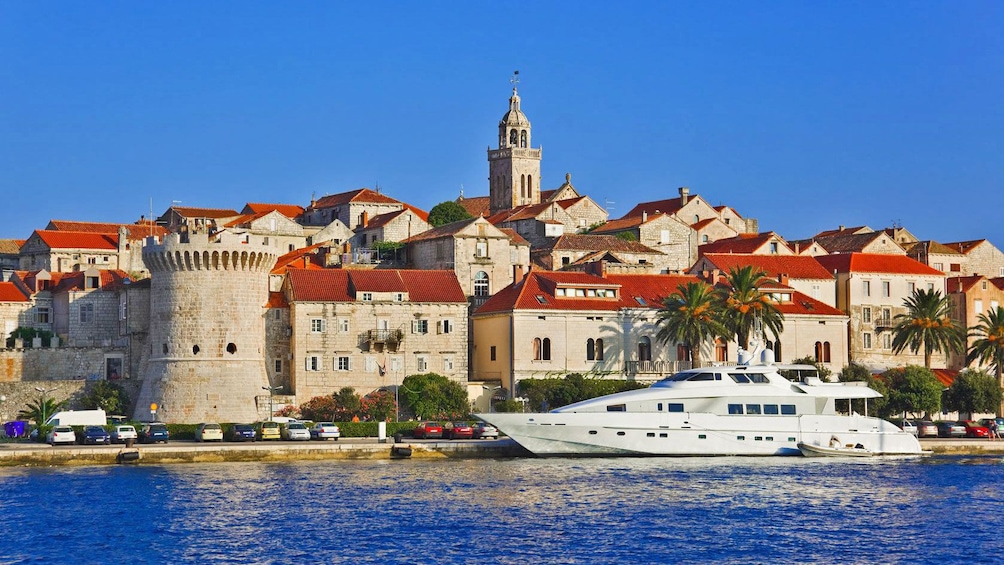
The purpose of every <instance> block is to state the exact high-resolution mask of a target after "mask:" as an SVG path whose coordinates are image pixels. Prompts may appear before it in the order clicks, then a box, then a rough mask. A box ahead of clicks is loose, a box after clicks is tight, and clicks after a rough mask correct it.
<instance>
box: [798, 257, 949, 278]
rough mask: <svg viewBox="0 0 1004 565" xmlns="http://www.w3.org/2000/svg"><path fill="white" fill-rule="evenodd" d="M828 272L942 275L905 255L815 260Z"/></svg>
mask: <svg viewBox="0 0 1004 565" xmlns="http://www.w3.org/2000/svg"><path fill="white" fill-rule="evenodd" d="M815 259H816V260H817V261H819V264H820V265H822V266H823V267H825V268H826V269H827V270H829V271H833V270H836V271H837V272H840V273H848V272H850V273H889V274H902V275H944V273H942V272H941V271H939V270H937V269H933V268H931V267H928V266H927V265H925V264H923V263H920V262H918V261H916V260H914V259H912V258H910V257H907V256H906V255H887V254H880V253H840V254H835V255H820V256H818V257H816V258H815Z"/></svg>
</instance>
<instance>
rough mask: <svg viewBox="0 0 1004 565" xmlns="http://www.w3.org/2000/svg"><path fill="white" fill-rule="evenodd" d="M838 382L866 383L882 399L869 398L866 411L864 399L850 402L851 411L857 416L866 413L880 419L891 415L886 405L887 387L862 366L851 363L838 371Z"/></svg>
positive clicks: (887, 398)
mask: <svg viewBox="0 0 1004 565" xmlns="http://www.w3.org/2000/svg"><path fill="white" fill-rule="evenodd" d="M840 380H841V381H844V382H863V383H867V385H868V387H869V388H872V389H875V390H876V391H878V393H879V394H881V395H882V398H870V399H868V402H867V410H866V406H865V404H866V403H865V401H864V399H856V400H852V401H851V409H852V410H854V411H855V412H857V413H858V414H864V413H865V412H867V413H868V414H869V415H871V414H878V415H880V416H882V417H888V416H891V415H892V414H891V413H890V412H889V411H888V409H887V405H888V403H889V387H888V386H886V382H885V381H884V380H882V379H880V378H878V377H876V376H875V375H874V374H872V372H871V371H870V370H869V369H868V367H865V366H864V365H859V364H857V363H851V364H850V365H847V366H846V367H844V368H843V370H841V371H840Z"/></svg>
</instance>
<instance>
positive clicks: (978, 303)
mask: <svg viewBox="0 0 1004 565" xmlns="http://www.w3.org/2000/svg"><path fill="white" fill-rule="evenodd" d="M973 312H974V313H976V314H982V313H983V301H982V300H979V299H977V300H973Z"/></svg>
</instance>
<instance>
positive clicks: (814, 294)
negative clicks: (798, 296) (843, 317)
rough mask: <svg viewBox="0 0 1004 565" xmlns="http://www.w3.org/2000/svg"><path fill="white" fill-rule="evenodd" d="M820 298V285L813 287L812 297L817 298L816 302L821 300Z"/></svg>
mask: <svg viewBox="0 0 1004 565" xmlns="http://www.w3.org/2000/svg"><path fill="white" fill-rule="evenodd" d="M819 296H820V292H819V285H818V284H814V285H812V297H813V298H815V299H816V300H819Z"/></svg>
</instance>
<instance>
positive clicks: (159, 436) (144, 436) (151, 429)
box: [139, 424, 171, 443]
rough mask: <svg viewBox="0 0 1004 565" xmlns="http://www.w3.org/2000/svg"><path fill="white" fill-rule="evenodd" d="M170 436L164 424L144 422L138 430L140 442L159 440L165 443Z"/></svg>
mask: <svg viewBox="0 0 1004 565" xmlns="http://www.w3.org/2000/svg"><path fill="white" fill-rule="evenodd" d="M170 438H171V434H170V432H168V431H167V426H166V425H164V424H146V425H144V426H143V429H142V430H140V432H139V441H140V443H157V442H159V441H162V442H164V443H167V440H168V439H170Z"/></svg>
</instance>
